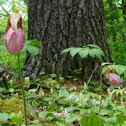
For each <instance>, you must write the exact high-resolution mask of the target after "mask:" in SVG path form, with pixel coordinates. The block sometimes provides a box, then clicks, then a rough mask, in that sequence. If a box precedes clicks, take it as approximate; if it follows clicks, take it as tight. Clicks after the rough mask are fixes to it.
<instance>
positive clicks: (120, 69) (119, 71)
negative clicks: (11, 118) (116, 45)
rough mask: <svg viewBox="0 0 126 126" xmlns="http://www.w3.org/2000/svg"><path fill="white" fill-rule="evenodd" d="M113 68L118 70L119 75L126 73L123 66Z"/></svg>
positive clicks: (125, 68)
mask: <svg viewBox="0 0 126 126" xmlns="http://www.w3.org/2000/svg"><path fill="white" fill-rule="evenodd" d="M111 66H112V67H113V68H114V69H115V70H116V72H117V73H118V74H119V75H121V74H123V73H124V72H125V71H126V66H122V65H111Z"/></svg>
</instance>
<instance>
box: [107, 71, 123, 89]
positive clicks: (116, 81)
mask: <svg viewBox="0 0 126 126" xmlns="http://www.w3.org/2000/svg"><path fill="white" fill-rule="evenodd" d="M107 79H108V81H109V82H110V84H111V85H113V86H116V87H119V86H121V79H120V77H119V76H118V75H117V74H114V73H110V74H108V76H107Z"/></svg>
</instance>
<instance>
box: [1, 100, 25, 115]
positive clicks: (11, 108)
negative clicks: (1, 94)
mask: <svg viewBox="0 0 126 126" xmlns="http://www.w3.org/2000/svg"><path fill="white" fill-rule="evenodd" d="M0 112H7V113H12V112H14V113H19V112H22V113H24V108H23V101H22V100H21V99H17V98H16V99H9V100H1V101H0Z"/></svg>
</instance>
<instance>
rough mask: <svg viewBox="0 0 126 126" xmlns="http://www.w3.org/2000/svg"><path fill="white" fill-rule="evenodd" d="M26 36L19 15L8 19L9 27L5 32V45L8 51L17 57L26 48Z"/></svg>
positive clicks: (12, 15) (15, 14)
mask: <svg viewBox="0 0 126 126" xmlns="http://www.w3.org/2000/svg"><path fill="white" fill-rule="evenodd" d="M24 44H25V34H24V31H23V29H22V17H21V16H20V14H18V13H13V14H11V15H10V17H9V19H8V25H7V28H6V31H5V45H6V48H7V50H8V51H9V52H10V53H11V54H13V55H15V54H18V53H19V52H20V51H21V50H22V49H23V47H24Z"/></svg>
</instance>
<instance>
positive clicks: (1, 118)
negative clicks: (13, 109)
mask: <svg viewBox="0 0 126 126" xmlns="http://www.w3.org/2000/svg"><path fill="white" fill-rule="evenodd" d="M8 119H9V115H8V114H7V113H0V121H1V122H2V121H7V120H8Z"/></svg>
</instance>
